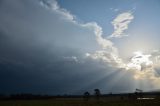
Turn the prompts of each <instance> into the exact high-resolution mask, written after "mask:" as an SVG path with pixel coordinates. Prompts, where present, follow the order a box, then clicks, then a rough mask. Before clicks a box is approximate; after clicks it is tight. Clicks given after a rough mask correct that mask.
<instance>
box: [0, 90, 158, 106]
mask: <svg viewBox="0 0 160 106" xmlns="http://www.w3.org/2000/svg"><path fill="white" fill-rule="evenodd" d="M10 105H12V106H18V105H20V106H21V105H22V106H46V105H47V106H99V105H100V106H106V105H108V106H160V92H140V91H137V90H136V91H135V92H134V93H121V94H112V93H109V94H101V92H100V90H99V89H94V93H93V94H90V93H89V92H88V91H86V92H84V93H83V95H66V94H65V95H54V96H53V95H34V94H12V95H3V94H0V106H10Z"/></svg>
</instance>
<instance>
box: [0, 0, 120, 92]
mask: <svg viewBox="0 0 160 106" xmlns="http://www.w3.org/2000/svg"><path fill="white" fill-rule="evenodd" d="M0 5H1V6H0V8H1V9H0V14H1V15H0V93H22V92H27V93H48V94H49V93H51V94H63V93H82V92H81V91H85V90H90V89H94V88H98V87H100V88H102V89H103V90H104V91H105V90H107V89H108V90H109V89H112V88H111V87H110V84H109V83H107V80H108V81H110V83H111V82H112V81H111V76H112V75H117V74H118V73H120V71H117V70H116V69H111V68H110V67H108V68H107V65H105V64H100V63H97V62H94V61H92V60H89V59H86V58H85V53H86V52H91V51H93V50H95V49H96V48H98V46H97V43H96V40H95V36H94V32H93V31H92V30H89V29H87V28H85V27H81V26H79V25H77V24H76V23H73V22H72V21H70V20H65V19H63V18H65V17H64V16H65V15H63V14H59V13H57V12H54V11H50V10H47V9H45V8H44V7H42V6H41V5H40V4H39V2H38V1H36V0H34V1H33V0H25V1H21V0H14V1H11V0H4V1H1V2H0ZM61 17H63V18H61ZM73 56H74V57H76V58H77V61H75V60H74V59H72V57H73ZM112 72H114V74H112V75H111V73H112ZM109 75H111V76H109ZM107 76H109V77H107ZM112 78H113V77H112ZM105 84H107V85H105ZM106 86H108V88H107V87H106ZM117 89H118V88H117ZM117 89H116V90H117Z"/></svg>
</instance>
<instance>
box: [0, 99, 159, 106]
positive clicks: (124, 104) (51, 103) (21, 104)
mask: <svg viewBox="0 0 160 106" xmlns="http://www.w3.org/2000/svg"><path fill="white" fill-rule="evenodd" d="M0 106H160V100H107V99H101V100H100V101H96V100H94V99H92V100H89V101H83V99H81V98H79V99H78V98H72V99H69V98H63V99H62V98H61V99H50V100H6V101H0Z"/></svg>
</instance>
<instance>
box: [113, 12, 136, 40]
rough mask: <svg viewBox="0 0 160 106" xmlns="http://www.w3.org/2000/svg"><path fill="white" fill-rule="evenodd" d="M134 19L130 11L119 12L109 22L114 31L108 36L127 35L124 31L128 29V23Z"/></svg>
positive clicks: (119, 36)
mask: <svg viewBox="0 0 160 106" xmlns="http://www.w3.org/2000/svg"><path fill="white" fill-rule="evenodd" d="M133 19H134V16H133V14H132V13H131V12H124V13H121V14H119V15H118V16H117V17H116V18H115V19H114V20H113V21H112V22H111V23H112V25H113V26H114V32H113V33H112V34H111V35H110V37H111V38H112V37H115V38H121V37H123V36H127V35H126V34H124V31H125V30H127V29H128V25H129V23H131V21H132V20H133Z"/></svg>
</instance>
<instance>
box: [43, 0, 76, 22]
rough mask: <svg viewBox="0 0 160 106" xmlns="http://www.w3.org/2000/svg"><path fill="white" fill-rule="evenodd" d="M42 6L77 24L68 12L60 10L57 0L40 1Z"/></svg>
mask: <svg viewBox="0 0 160 106" xmlns="http://www.w3.org/2000/svg"><path fill="white" fill-rule="evenodd" d="M40 4H41V5H42V6H43V7H45V8H47V9H50V10H52V11H54V12H57V13H58V14H61V15H62V16H64V17H62V18H64V19H67V20H70V21H73V22H75V21H74V19H75V16H74V15H73V14H71V13H70V12H69V11H68V10H66V9H64V8H60V6H59V5H58V3H57V1H56V0H40Z"/></svg>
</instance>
